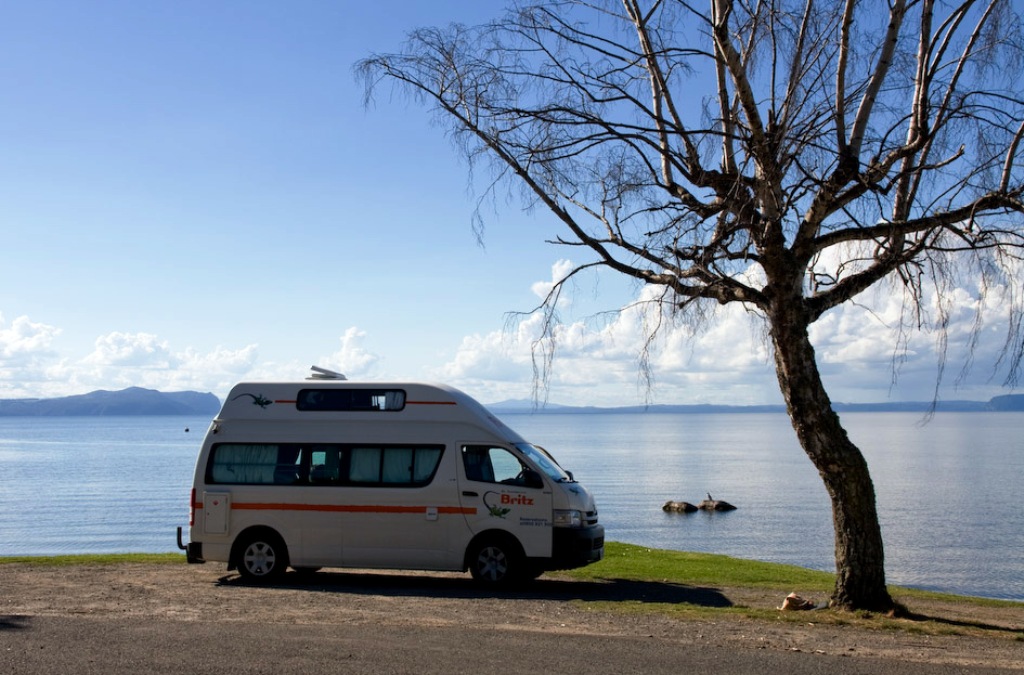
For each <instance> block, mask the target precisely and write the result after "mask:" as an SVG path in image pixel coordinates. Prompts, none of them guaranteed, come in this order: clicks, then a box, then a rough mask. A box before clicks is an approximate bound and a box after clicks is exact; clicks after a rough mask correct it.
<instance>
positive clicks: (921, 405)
mask: <svg viewBox="0 0 1024 675" xmlns="http://www.w3.org/2000/svg"><path fill="white" fill-rule="evenodd" d="M220 404H221V402H220V399H218V398H217V397H216V396H214V395H213V394H210V393H205V394H203V393H200V392H197V391H179V392H159V391H156V390H153V389H143V388H141V387H129V388H128V389H122V390H121V391H103V390H100V391H94V392H91V393H88V394H80V395H78V396H64V397H61V398H21V399H0V417H13V416H73V415H210V416H211V417H212V416H214V415H216V414H217V412H218V411H219V410H220ZM833 407H834V408H835V410H836V412H840V413H842V412H915V413H926V412H928V411H929V410H931V408H932V404H931V402H923V401H918V402H901V403H836V404H834V405H833ZM487 409H488V410H490V411H491V412H493V413H495V414H499V415H500V414H517V413H534V414H540V415H543V414H553V413H559V414H578V415H587V414H592V415H594V414H602V415H608V414H618V413H646V414H657V413H675V414H680V413H682V414H695V415H696V414H700V415H708V414H714V413H766V412H770V413H782V412H785V411H786V409H785V407H784V406H781V405H751V406H733V405H708V404H701V405H650V406H642V405H634V406H621V407H613V408H602V407H596V406H568V405H558V404H554V403H549V404H547V405H546V406H544V407H535V406H534V403H533V401H530V400H529V399H517V400H509V401H501V402H499V403H490V404H488V405H487ZM935 410H936V411H938V412H1022V411H1024V394H1010V395H1006V396H996V397H995V398H993V399H990V400H988V401H939V402H938V404H937V405H936V406H935Z"/></svg>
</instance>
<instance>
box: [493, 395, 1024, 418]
mask: <svg viewBox="0 0 1024 675" xmlns="http://www.w3.org/2000/svg"><path fill="white" fill-rule="evenodd" d="M832 407H833V408H834V409H835V411H836V412H839V413H842V412H919V413H926V412H928V411H930V410H932V403H931V402H930V401H916V402H898V403H834V404H833V405H832ZM487 409H488V410H490V411H491V412H493V413H496V414H516V413H534V414H541V415H543V414H545V413H547V414H552V413H560V414H580V415H586V414H603V415H607V414H616V413H647V414H651V413H655V414H656V413H676V414H680V413H682V414H694V415H697V414H700V415H707V414H713V413H765V412H771V413H783V412H786V407H785V406H782V405H747V406H742V405H709V404H700V405H649V406H642V405H634V406H622V407H616V408H600V407H595V406H567V405H557V404H553V403H549V404H547V405H545V406H544V407H537V406H535V405H534V403H533V401H530V400H528V399H516V400H509V401H501V402H500V403H491V404H488V406H487ZM934 409H935V410H936V411H937V412H1022V411H1024V394H1009V395H1006V396H996V397H995V398H993V399H990V400H988V401H939V402H938V403H937V404H935V407H934Z"/></svg>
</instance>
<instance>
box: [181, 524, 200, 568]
mask: <svg viewBox="0 0 1024 675" xmlns="http://www.w3.org/2000/svg"><path fill="white" fill-rule="evenodd" d="M178 548H180V549H181V550H182V551H184V552H185V560H187V561H188V563H189V564H190V565H195V564H197V563H204V562H206V561H205V560H203V543H202V542H201V541H190V542H189V543H187V544H183V543H182V542H181V528H180V527H179V528H178Z"/></svg>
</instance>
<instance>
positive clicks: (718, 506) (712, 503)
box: [661, 494, 736, 513]
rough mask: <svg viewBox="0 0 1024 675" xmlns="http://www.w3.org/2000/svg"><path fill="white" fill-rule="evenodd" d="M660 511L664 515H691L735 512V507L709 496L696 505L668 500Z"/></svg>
mask: <svg viewBox="0 0 1024 675" xmlns="http://www.w3.org/2000/svg"><path fill="white" fill-rule="evenodd" d="M661 510H662V511H665V512H666V513H693V512H694V511H735V510H736V507H735V506H733V505H732V504H730V503H729V502H727V501H723V500H721V499H712V498H711V495H710V494H709V495H708V498H707V499H705V500H704V501H702V502H700V503H699V504H697V505H693V504H691V503H690V502H679V501H675V500H673V499H670V500H668V501H667V502H665V505H664V506H662V507H661Z"/></svg>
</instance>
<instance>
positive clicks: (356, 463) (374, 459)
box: [206, 443, 444, 487]
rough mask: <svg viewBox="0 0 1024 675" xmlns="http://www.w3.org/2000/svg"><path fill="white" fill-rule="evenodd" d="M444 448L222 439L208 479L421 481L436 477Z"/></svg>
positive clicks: (269, 482) (366, 483) (370, 483)
mask: <svg viewBox="0 0 1024 675" xmlns="http://www.w3.org/2000/svg"><path fill="white" fill-rule="evenodd" d="M443 452H444V448H443V446H439V445H426V446H425V445H358V446H357V445H335V444H327V443H315V444H305V443H304V444H276V443H253V444H248V443H219V444H217V445H215V446H214V447H213V448H212V450H211V452H210V461H209V464H208V465H207V467H206V482H207V483H209V484H212V485H213V484H222V485H342V486H344V485H351V486H363V487H422V486H424V485H429V484H430V482H431V481H432V480H433V479H434V474H435V473H436V472H437V467H438V465H439V464H440V463H441V455H442V454H443Z"/></svg>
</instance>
